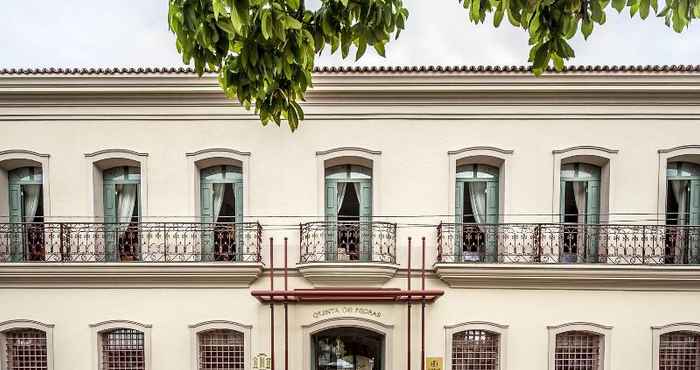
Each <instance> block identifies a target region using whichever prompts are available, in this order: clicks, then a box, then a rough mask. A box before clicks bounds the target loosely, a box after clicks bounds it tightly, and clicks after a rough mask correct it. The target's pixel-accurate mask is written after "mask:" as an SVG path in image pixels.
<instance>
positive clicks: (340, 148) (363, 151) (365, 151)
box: [316, 146, 382, 157]
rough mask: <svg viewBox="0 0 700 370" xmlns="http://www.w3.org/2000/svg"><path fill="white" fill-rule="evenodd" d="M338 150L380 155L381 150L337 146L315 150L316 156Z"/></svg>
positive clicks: (337, 151)
mask: <svg viewBox="0 0 700 370" xmlns="http://www.w3.org/2000/svg"><path fill="white" fill-rule="evenodd" d="M339 152H360V153H366V154H371V155H381V154H382V152H381V151H379V150H371V149H366V148H361V147H352V146H349V147H338V148H332V149H327V150H321V151H317V152H316V156H319V157H320V156H324V155H328V154H333V153H339Z"/></svg>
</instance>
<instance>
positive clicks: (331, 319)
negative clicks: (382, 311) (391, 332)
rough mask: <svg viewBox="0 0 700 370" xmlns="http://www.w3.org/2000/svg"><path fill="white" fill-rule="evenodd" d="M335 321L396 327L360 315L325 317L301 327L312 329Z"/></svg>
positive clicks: (387, 327) (388, 327)
mask: <svg viewBox="0 0 700 370" xmlns="http://www.w3.org/2000/svg"><path fill="white" fill-rule="evenodd" d="M335 321H339V322H347V321H355V322H358V323H368V324H372V325H376V326H378V327H381V328H384V329H393V328H394V325H391V324H386V323H383V322H380V321H376V320H372V319H368V318H366V317H359V316H339V317H329V318H326V319H323V320H319V321H316V322H313V323H311V324H305V325H302V326H301V327H302V329H311V328H314V327H316V326H325V325H324V324H328V323H332V322H335ZM360 327H362V328H366V329H367V327H366V326H362V325H360ZM370 330H371V329H370Z"/></svg>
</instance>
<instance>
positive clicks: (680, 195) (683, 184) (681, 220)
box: [671, 180, 688, 225]
mask: <svg viewBox="0 0 700 370" xmlns="http://www.w3.org/2000/svg"><path fill="white" fill-rule="evenodd" d="M671 190H672V191H673V197H674V198H676V203H678V216H677V217H678V225H685V224H686V223H687V220H686V214H685V213H686V212H688V210H687V209H686V204H687V200H688V180H674V181H671Z"/></svg>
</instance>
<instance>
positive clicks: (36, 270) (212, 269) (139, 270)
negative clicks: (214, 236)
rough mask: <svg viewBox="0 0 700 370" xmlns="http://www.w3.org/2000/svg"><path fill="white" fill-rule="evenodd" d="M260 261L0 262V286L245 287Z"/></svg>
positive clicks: (259, 267) (257, 272)
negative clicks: (226, 262) (221, 262)
mask: <svg viewBox="0 0 700 370" xmlns="http://www.w3.org/2000/svg"><path fill="white" fill-rule="evenodd" d="M262 270H263V265H262V264H259V263H231V264H217V263H206V262H201V263H200V262H197V263H21V264H10V263H5V264H0V288H115V289H122V288H247V287H249V286H250V284H252V283H253V281H255V280H256V279H257V278H258V277H259V276H260V275H261V274H262Z"/></svg>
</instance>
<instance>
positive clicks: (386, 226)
mask: <svg viewBox="0 0 700 370" xmlns="http://www.w3.org/2000/svg"><path fill="white" fill-rule="evenodd" d="M299 237H300V240H301V242H300V249H299V266H298V267H299V271H300V272H301V274H302V275H303V276H304V277H306V278H307V279H308V280H309V281H311V282H312V284H314V285H315V286H352V285H363V286H366V285H375V286H381V285H382V284H383V283H385V282H386V281H387V280H389V279H390V278H391V277H393V276H394V274H395V273H396V271H397V270H398V267H397V266H396V224H393V223H388V222H349V221H348V222H345V221H341V222H309V223H305V224H301V225H300V230H299Z"/></svg>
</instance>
